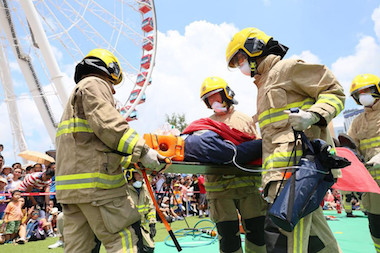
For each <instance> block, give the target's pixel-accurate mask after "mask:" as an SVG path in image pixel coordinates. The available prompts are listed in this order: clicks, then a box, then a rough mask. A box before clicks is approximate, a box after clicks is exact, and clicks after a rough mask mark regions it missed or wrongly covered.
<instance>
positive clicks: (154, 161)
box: [140, 148, 165, 169]
mask: <svg viewBox="0 0 380 253" xmlns="http://www.w3.org/2000/svg"><path fill="white" fill-rule="evenodd" d="M158 159H160V160H164V159H165V157H164V156H162V155H160V154H159V153H158V152H157V151H156V150H154V149H151V148H150V149H149V151H148V152H147V153H146V154H145V155H144V156H142V157H140V162H141V163H142V164H143V165H144V167H145V168H149V169H154V168H156V167H158V166H159V165H160V162H159V161H158Z"/></svg>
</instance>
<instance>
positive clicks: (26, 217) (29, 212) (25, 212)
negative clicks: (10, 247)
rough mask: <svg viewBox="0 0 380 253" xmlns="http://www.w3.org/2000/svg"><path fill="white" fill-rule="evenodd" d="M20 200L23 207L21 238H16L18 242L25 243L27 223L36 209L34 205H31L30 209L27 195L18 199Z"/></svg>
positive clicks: (19, 234) (19, 232) (19, 233)
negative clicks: (27, 204) (27, 203)
mask: <svg viewBox="0 0 380 253" xmlns="http://www.w3.org/2000/svg"><path fill="white" fill-rule="evenodd" d="M18 202H19V206H20V208H21V212H22V214H23V217H22V219H21V223H20V228H19V231H18V236H19V238H18V239H17V240H16V243H18V244H24V243H25V242H26V223H27V222H28V220H29V219H30V217H31V216H32V212H33V210H34V207H31V208H29V210H28V208H27V206H26V198H25V197H21V198H20V199H19V200H18Z"/></svg>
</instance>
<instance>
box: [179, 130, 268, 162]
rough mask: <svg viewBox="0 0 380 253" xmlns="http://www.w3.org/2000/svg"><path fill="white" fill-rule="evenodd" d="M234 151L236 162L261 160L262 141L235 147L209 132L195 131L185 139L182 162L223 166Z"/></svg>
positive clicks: (229, 159)
mask: <svg viewBox="0 0 380 253" xmlns="http://www.w3.org/2000/svg"><path fill="white" fill-rule="evenodd" d="M234 149H235V150H234ZM235 151H236V154H237V155H236V162H237V163H238V164H247V163H249V162H251V161H254V160H256V159H258V158H261V156H262V140H252V141H247V142H243V143H242V144H240V145H237V146H235V145H234V144H233V143H231V142H227V141H225V140H224V139H223V138H222V137H220V135H218V134H217V133H215V132H213V131H211V130H201V131H196V132H194V133H193V134H191V135H189V136H187V137H186V138H185V159H184V161H187V162H202V163H214V164H225V163H229V162H231V161H232V158H233V156H234V154H235Z"/></svg>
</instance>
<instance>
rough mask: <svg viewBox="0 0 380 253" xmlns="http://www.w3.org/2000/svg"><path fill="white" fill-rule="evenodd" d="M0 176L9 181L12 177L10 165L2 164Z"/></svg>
mask: <svg viewBox="0 0 380 253" xmlns="http://www.w3.org/2000/svg"><path fill="white" fill-rule="evenodd" d="M0 176H1V177H3V178H6V179H7V180H8V181H9V180H10V179H11V178H12V177H13V175H12V167H11V166H8V165H4V166H3V168H2V170H1V171H0Z"/></svg>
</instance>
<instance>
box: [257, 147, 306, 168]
mask: <svg viewBox="0 0 380 253" xmlns="http://www.w3.org/2000/svg"><path fill="white" fill-rule="evenodd" d="M295 155H296V156H297V161H298V159H299V157H301V156H302V150H297V151H296V152H295ZM293 156H294V153H293ZM293 156H292V152H291V151H289V152H275V153H273V154H271V155H269V156H268V157H267V158H265V160H264V162H263V168H264V169H270V168H281V167H285V166H287V164H288V162H289V161H290V162H289V165H293Z"/></svg>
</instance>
